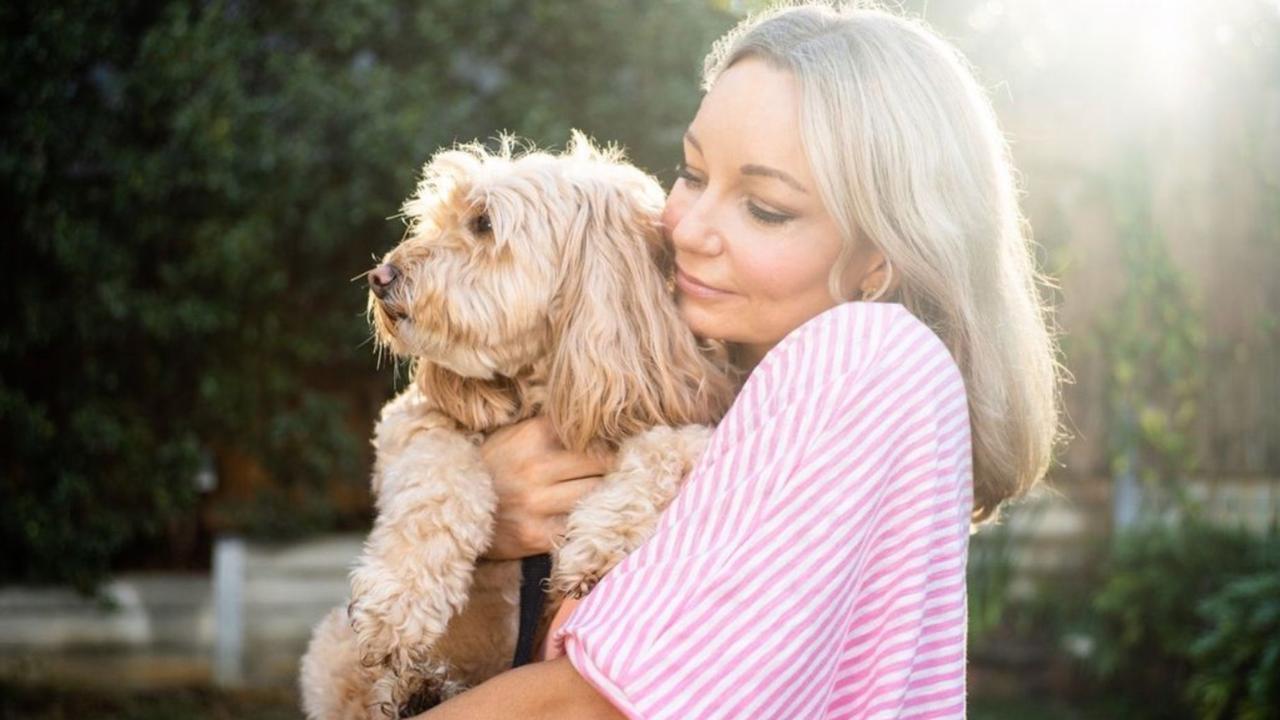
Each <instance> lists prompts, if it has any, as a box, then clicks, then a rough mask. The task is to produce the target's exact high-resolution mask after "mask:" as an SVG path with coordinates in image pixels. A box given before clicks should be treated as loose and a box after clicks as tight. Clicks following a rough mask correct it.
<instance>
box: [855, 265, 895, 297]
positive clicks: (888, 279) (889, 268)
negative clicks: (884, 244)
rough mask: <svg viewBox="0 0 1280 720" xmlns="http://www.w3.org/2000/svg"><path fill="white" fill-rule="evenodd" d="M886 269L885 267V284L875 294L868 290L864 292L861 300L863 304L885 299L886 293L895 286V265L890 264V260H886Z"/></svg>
mask: <svg viewBox="0 0 1280 720" xmlns="http://www.w3.org/2000/svg"><path fill="white" fill-rule="evenodd" d="M884 267H885V279H884V283H883V284H882V285H881V286H880V287H879V288H877V289H876V290H875V292H869V291H867V290H863V291H862V298H861V300H862V301H863V302H875V301H876V300H879V299H880V298H882V297H884V295H885V293H887V292H889V286H890V285H892V284H893V263H891V262H889V259H888V258H885V261H884Z"/></svg>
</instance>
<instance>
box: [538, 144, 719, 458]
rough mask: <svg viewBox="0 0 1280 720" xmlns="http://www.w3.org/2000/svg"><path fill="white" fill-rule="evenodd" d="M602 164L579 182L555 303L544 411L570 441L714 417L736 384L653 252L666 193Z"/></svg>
mask: <svg viewBox="0 0 1280 720" xmlns="http://www.w3.org/2000/svg"><path fill="white" fill-rule="evenodd" d="M617 170H618V169H617V168H614V167H611V166H608V165H601V166H600V167H599V168H598V170H597V169H595V168H592V169H591V171H590V172H584V173H583V176H582V177H580V178H577V179H575V181H574V183H573V186H574V192H576V193H577V195H578V197H577V198H576V199H577V201H578V202H577V208H576V210H575V212H576V215H575V217H574V218H573V219H572V222H570V223H568V227H569V230H568V236H567V237H565V238H564V254H563V257H562V261H561V267H560V284H559V288H558V291H557V293H556V296H555V297H554V298H553V300H552V303H551V312H550V320H551V336H552V350H551V355H552V357H551V365H550V371H549V377H548V382H547V385H548V391H549V393H548V394H549V397H548V401H547V407H548V414H549V416H550V417H551V420H552V423H553V424H554V426H555V427H556V430H557V432H558V434H559V435H560V439H561V441H562V442H563V443H564V444H565V446H566V447H568V448H571V449H575V450H582V449H586V448H588V447H590V446H592V445H595V444H597V443H601V442H603V443H605V444H607V445H616V444H617V443H618V442H621V441H622V440H623V439H624V438H626V437H629V436H631V435H634V434H636V433H638V432H641V431H643V430H645V429H648V428H650V427H652V426H654V425H683V424H688V423H710V422H714V421H716V420H718V419H719V417H720V415H722V414H723V413H724V411H725V410H726V409H727V408H728V403H729V401H730V400H731V397H732V385H731V383H730V381H729V377H728V375H727V373H726V371H725V370H726V368H724V367H723V366H720V365H718V364H716V363H713V362H712V361H711V360H710V359H709V358H708V356H707V354H705V353H704V352H703V351H702V349H701V348H700V347H699V345H698V341H697V339H696V338H695V337H694V336H693V333H692V331H690V329H689V327H688V326H687V325H685V323H684V321H683V320H682V319H681V318H680V315H679V312H678V311H677V309H676V306H675V303H674V301H673V300H672V298H671V297H670V295H669V293H668V291H667V288H666V283H665V279H664V276H663V272H662V270H661V268H660V263H661V262H662V258H661V257H660V256H658V252H657V250H658V249H660V248H662V247H663V242H662V235H661V227H660V225H659V215H660V212H661V208H662V191H661V188H660V187H658V185H657V183H656V182H655V181H653V180H652V178H649V177H647V176H644V175H642V174H640V173H639V172H638V171H636V172H635V173H634V174H635V176H636V177H631V173H623V172H617Z"/></svg>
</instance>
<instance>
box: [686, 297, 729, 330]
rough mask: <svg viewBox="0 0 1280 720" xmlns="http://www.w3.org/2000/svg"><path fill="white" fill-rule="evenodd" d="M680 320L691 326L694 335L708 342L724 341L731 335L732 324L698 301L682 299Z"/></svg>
mask: <svg viewBox="0 0 1280 720" xmlns="http://www.w3.org/2000/svg"><path fill="white" fill-rule="evenodd" d="M679 308H680V318H681V319H683V320H684V323H685V324H686V325H688V326H689V329H690V330H692V331H693V334H694V335H697V336H698V337H700V338H703V339H707V340H723V339H725V337H726V335H728V334H729V331H730V330H731V328H730V327H729V325H730V324H731V323H727V322H726V318H724V317H722V316H721V314H720V313H715V312H710V311H708V310H707V309H706V308H704V307H702V306H701V305H700V304H699V303H698V301H697V300H690V299H689V298H685V297H682V298H680V303H679Z"/></svg>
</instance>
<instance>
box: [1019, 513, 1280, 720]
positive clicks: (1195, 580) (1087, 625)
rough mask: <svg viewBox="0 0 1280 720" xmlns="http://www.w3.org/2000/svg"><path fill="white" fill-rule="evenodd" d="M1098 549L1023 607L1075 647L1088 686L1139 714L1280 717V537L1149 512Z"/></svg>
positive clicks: (1048, 635)
mask: <svg viewBox="0 0 1280 720" xmlns="http://www.w3.org/2000/svg"><path fill="white" fill-rule="evenodd" d="M1098 550H1099V553H1100V554H1099V555H1098V557H1097V562H1096V564H1094V565H1092V566H1091V567H1087V568H1086V569H1085V570H1084V571H1082V572H1080V573H1077V574H1074V575H1073V576H1071V577H1070V578H1061V579H1058V580H1056V581H1054V582H1050V583H1047V584H1045V585H1043V586H1042V587H1041V588H1040V593H1039V600H1038V602H1037V603H1035V605H1034V606H1033V607H1031V608H1023V609H1021V612H1022V613H1023V615H1022V616H1021V617H1020V618H1019V619H1020V620H1022V621H1023V622H1024V627H1028V628H1032V632H1033V633H1036V634H1039V636H1040V637H1041V638H1042V639H1044V640H1047V641H1048V642H1049V643H1050V644H1051V645H1052V646H1053V647H1054V648H1055V649H1056V651H1057V652H1059V653H1061V654H1063V655H1064V656H1065V655H1068V654H1072V655H1074V658H1073V659H1072V662H1073V664H1076V665H1077V666H1078V667H1079V668H1080V669H1081V670H1083V679H1084V680H1085V681H1086V682H1085V686H1084V687H1083V688H1081V689H1082V690H1083V691H1084V692H1085V694H1094V695H1106V696H1111V697H1114V698H1118V699H1122V700H1123V701H1124V703H1125V710H1124V715H1125V716H1126V717H1134V718H1189V717H1204V718H1226V717H1233V718H1234V717H1246V716H1249V717H1258V718H1262V717H1276V714H1275V713H1276V712H1277V706H1276V698H1277V692H1276V691H1277V678H1278V677H1280V674H1277V672H1276V663H1277V662H1280V626H1278V624H1280V592H1278V591H1277V585H1280V536H1276V535H1270V536H1258V535H1256V534H1252V533H1250V532H1248V531H1246V530H1243V529H1232V528H1225V527H1220V526H1215V525H1210V524H1206V523H1203V522H1200V521H1187V522H1183V523H1182V524H1178V525H1170V524H1157V523H1148V524H1143V525H1139V526H1135V527H1133V528H1131V529H1127V530H1125V531H1122V532H1121V533H1120V534H1118V535H1117V536H1116V537H1115V538H1114V539H1113V542H1111V543H1110V544H1109V545H1099V546H1098ZM1250 712H1252V713H1255V714H1253V715H1246V714H1245V713H1250ZM1268 712H1269V713H1271V714H1270V715H1268V714H1267V713H1268Z"/></svg>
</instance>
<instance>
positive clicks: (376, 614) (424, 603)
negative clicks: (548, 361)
mask: <svg viewBox="0 0 1280 720" xmlns="http://www.w3.org/2000/svg"><path fill="white" fill-rule="evenodd" d="M404 424H405V423H401V422H399V421H397V420H396V418H395V417H394V416H389V414H388V413H387V412H384V414H383V422H381V423H380V424H379V432H378V437H377V438H376V439H375V446H376V447H377V450H378V458H377V463H376V468H375V473H376V474H377V477H376V478H375V483H374V484H375V487H376V488H378V500H377V509H378V517H377V519H376V520H375V522H374V526H373V530H372V532H370V534H369V537H368V539H367V540H366V541H365V546H364V552H363V554H362V555H361V557H360V559H359V561H358V564H357V566H356V568H355V569H354V570H353V571H352V573H351V591H352V601H351V607H350V615H351V624H352V628H353V629H354V630H355V633H356V636H357V638H358V644H359V652H360V659H361V662H362V663H364V664H366V665H370V666H374V665H380V666H382V667H384V668H385V669H386V670H387V671H388V672H389V674H390V675H391V676H393V677H392V678H391V679H390V683H389V684H390V686H391V687H392V688H393V690H392V693H391V694H392V700H393V701H394V703H395V704H396V705H397V706H398V704H399V703H401V702H404V701H405V700H407V699H408V697H407V695H405V694H406V693H408V692H412V691H413V690H414V689H415V688H416V687H417V686H419V685H420V684H421V683H420V681H421V680H422V679H423V676H425V675H435V674H438V673H441V672H445V671H446V669H445V668H443V667H441V662H440V658H438V657H433V654H432V648H433V646H434V645H435V644H436V643H437V641H439V640H440V638H441V637H442V636H443V635H444V634H445V631H446V629H447V628H448V626H449V622H450V620H451V619H452V618H453V617H454V616H456V615H457V614H458V613H459V612H460V611H461V610H462V608H463V606H464V605H465V604H466V602H467V596H468V593H469V592H470V590H471V583H472V576H473V572H474V569H475V562H476V559H477V558H478V557H479V556H480V554H481V553H482V552H484V550H485V549H486V548H487V547H488V546H489V543H490V541H491V537H492V531H493V516H494V511H495V507H496V504H497V498H496V496H495V494H494V491H493V486H492V483H491V481H490V478H489V474H488V471H487V470H486V469H485V467H484V464H483V462H482V460H481V457H480V451H479V448H478V447H476V445H475V444H474V443H472V442H471V441H470V440H469V439H468V438H467V437H466V436H464V435H462V434H461V433H459V432H457V431H454V430H446V429H442V428H438V427H437V428H432V429H427V430H422V429H421V427H422V425H423V424H422V423H421V422H414V423H412V424H413V425H416V427H417V428H418V429H417V430H416V431H404V427H403V426H404ZM397 434H399V435H400V436H401V437H399V438H398V439H396V436H397ZM393 439H395V441H394V442H392V440H393ZM386 680H387V678H384V681H386ZM387 684H388V683H387V682H383V683H380V686H381V687H386V686H387Z"/></svg>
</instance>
